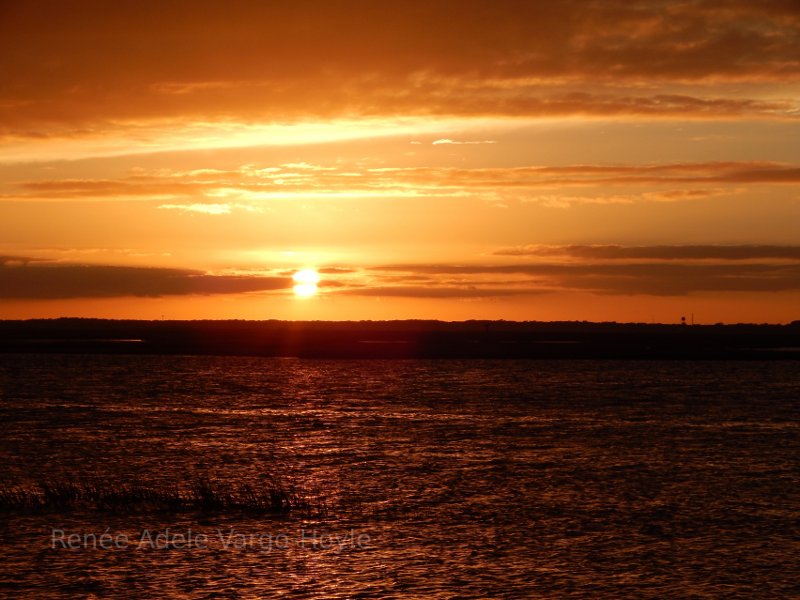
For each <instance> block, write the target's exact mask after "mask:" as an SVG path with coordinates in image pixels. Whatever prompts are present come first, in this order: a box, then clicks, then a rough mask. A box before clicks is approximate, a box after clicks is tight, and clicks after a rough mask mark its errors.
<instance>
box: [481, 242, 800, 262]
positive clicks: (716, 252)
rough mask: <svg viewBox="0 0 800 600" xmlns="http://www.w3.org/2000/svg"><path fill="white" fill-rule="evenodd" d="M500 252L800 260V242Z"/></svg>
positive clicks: (504, 252)
mask: <svg viewBox="0 0 800 600" xmlns="http://www.w3.org/2000/svg"><path fill="white" fill-rule="evenodd" d="M494 254H495V255H497V256H548V257H553V256H563V257H569V258H582V259H584V258H585V259H597V260H623V259H658V260H687V259H688V260H754V259H765V258H771V259H787V260H800V246H772V245H739V246H714V245H690V246H611V245H605V246H600V245H597V246H537V245H530V246H516V247H512V248H501V249H500V250H497V251H496V252H494Z"/></svg>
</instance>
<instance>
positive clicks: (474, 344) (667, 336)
mask: <svg viewBox="0 0 800 600" xmlns="http://www.w3.org/2000/svg"><path fill="white" fill-rule="evenodd" d="M0 352H3V353H10V352H13V353H27V352H34V353H43V352H44V353H98V354H208V355H242V356H286V357H304V358H543V359H546V358H554V359H557V358H572V359H574V358H588V359H795V360H797V359H800V321H794V322H793V323H791V324H789V325H754V324H738V325H664V324H644V323H590V322H585V321H561V322H538V321H526V322H515V321H460V322H444V321H423V320H407V321H275V320H271V321H142V320H105V319H81V318H61V319H33V320H26V321H0Z"/></svg>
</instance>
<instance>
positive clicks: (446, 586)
mask: <svg viewBox="0 0 800 600" xmlns="http://www.w3.org/2000/svg"><path fill="white" fill-rule="evenodd" d="M799 423H800V364H798V363H797V362H791V361H787V362H771V363H755V362H737V363H725V362H702V363H681V362H592V361H560V362H544V361H519V362H515V361H497V362H494V361H311V360H308V361H306V360H289V359H286V360H283V359H257V358H237V357H157V356H142V357H125V356H59V355H49V356H48V355H42V356H36V355H27V356H21V355H20V356H16V355H11V356H0V427H2V437H1V438H0V461H1V464H2V466H1V467H0V484H2V485H3V486H4V488H6V489H9V488H13V487H14V486H17V485H21V484H32V483H41V482H48V481H60V482H64V481H76V482H80V483H81V484H82V485H95V484H96V485H102V486H105V487H107V488H109V487H110V488H113V487H114V486H119V485H123V484H124V483H125V482H131V481H135V482H139V483H144V484H147V485H157V486H161V487H169V486H171V485H175V486H180V485H184V484H186V483H187V482H191V481H195V480H197V479H199V478H203V479H209V480H212V481H214V482H218V483H219V484H220V485H228V484H231V485H235V484H236V483H237V482H239V483H240V482H243V481H246V482H250V483H251V484H252V485H255V486H258V485H259V482H264V481H275V480H279V481H281V482H282V484H284V485H286V486H288V487H291V488H292V489H294V490H297V491H298V492H299V493H302V494H304V495H306V496H307V497H308V498H310V499H311V500H312V502H313V504H314V505H315V506H316V507H317V508H319V510H317V511H316V512H314V513H310V514H301V513H299V512H295V513H290V514H289V515H286V516H281V517H274V516H263V515H262V516H257V515H252V514H243V513H238V514H237V513H235V512H230V511H226V512H217V513H214V512H212V513H197V514H195V513H191V512H188V513H187V512H181V513H175V514H167V513H164V512H153V511H133V512H126V513H125V514H123V513H121V512H118V511H98V510H91V509H89V510H86V509H83V510H60V511H53V510H51V511H45V512H37V513H24V514H23V513H22V512H20V511H6V512H4V513H2V514H0V536H1V537H0V540H1V541H2V544H1V545H0V596H2V595H5V596H7V597H9V598H11V597H48V598H49V597H64V598H75V597H78V598H80V597H91V598H105V597H130V598H137V597H175V598H259V597H290V598H291V597H296V598H317V597H318V598H394V597H397V598H400V597H417V598H455V597H459V598H493V597H494V598H554V597H555V598H557V597H587V598H589V597H650V598H665V597H675V598H686V597H698V598H721V597H765V598H766V597H772V598H779V597H790V596H792V595H793V594H798V593H800V581H799V576H798V566H797V565H798V562H797V557H798V556H800V492H798V490H799V489H800V486H799V485H798V484H799V483H800V435H799V434H800V431H799V430H800V425H799ZM54 530H56V531H61V532H63V535H65V536H66V535H70V534H73V533H74V534H79V536H83V537H82V538H81V539H82V540H83V541H82V542H81V545H79V546H80V547H76V548H69V547H63V545H59V543H54V539H56V538H57V535H60V534H56V533H54ZM167 530H169V532H170V533H169V534H170V535H174V534H183V535H186V534H188V533H189V531H190V530H191V532H193V534H194V535H205V536H206V542H207V543H205V544H195V545H194V546H193V545H192V544H191V543H189V544H187V546H186V547H171V548H160V547H157V546H152V545H150V546H149V545H148V544H147V543H146V540H145V541H144V543H142V540H143V538H142V536H143V534H145V532H149V535H151V536H152V537H153V538H155V537H156V536H157V535H158V534H159V533H162V534H165V535H166V532H167ZM104 532H107V533H109V534H113V535H115V536H124V537H125V538H126V539H127V540H128V544H127V545H120V547H116V548H110V549H106V548H104V547H98V546H97V545H95V546H91V544H89V543H88V542H87V543H85V542H86V540H91V539H92V538H91V536H88V537H87V534H96V535H97V536H99V535H101V534H103V533H104ZM281 536H282V537H281ZM359 536H360V537H359ZM119 539H122V538H119ZM174 539H176V538H173V540H174ZM270 539H271V540H273V541H275V540H277V541H278V547H276V546H275V545H273V546H272V547H267V546H266V545H265V544H266V543H267V541H268V540H270ZM54 546H55V547H54Z"/></svg>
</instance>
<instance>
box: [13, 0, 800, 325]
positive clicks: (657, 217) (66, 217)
mask: <svg viewBox="0 0 800 600" xmlns="http://www.w3.org/2000/svg"><path fill="white" fill-rule="evenodd" d="M798 40H800V5H798V3H797V1H796V0H767V1H761V2H753V1H752V0H748V1H745V0H714V1H703V0H687V1H674V2H670V1H659V0H654V1H635V0H634V1H622V0H619V1H615V0H607V1H599V0H597V1H592V0H580V1H579V0H572V1H569V0H567V1H559V2H552V1H548V2H544V1H532V0H527V1H492V2H466V1H439V2H437V1H433V2H431V1H426V2H421V1H420V2H415V1H410V0H406V1H402V2H399V1H391V0H390V1H381V2H348V1H326V2H306V1H293V2H269V1H259V2H256V1H253V2H237V1H227V2H218V1H214V2H211V1H208V0H192V1H187V2H107V1H103V0H97V1H83V0H77V1H70V2H55V1H53V2H48V1H37V0H30V1H23V0H16V1H15V0H6V1H0V57H1V58H0V82H1V83H0V318H32V317H57V316H100V317H115V318H128V317H132V318H161V317H162V316H163V317H166V318H175V319H181V318H189V319H194V318H245V319H269V318H280V319H392V318H435V319H443V320H460V319H470V318H479V319H487V318H488V319H500V318H503V319H520V320H523V319H526V320H567V319H569V320H573V319H575V320H583V319H586V320H617V321H647V322H649V321H652V320H655V321H662V322H676V321H678V320H679V319H680V317H681V315H689V314H690V313H691V314H694V315H695V320H696V321H697V322H718V321H724V322H737V321H753V322H766V321H769V322H786V321H791V320H794V319H800V308H798V307H800V186H799V185H798V184H800V160H798V158H799V157H800V43H799V42H798ZM301 269H314V270H316V271H317V273H318V274H319V279H320V280H319V282H318V284H317V286H318V287H317V293H316V294H309V293H304V294H297V293H295V286H296V285H297V284H298V281H297V280H296V278H293V276H294V275H295V274H296V272H297V271H298V270H301ZM303 285H308V284H303Z"/></svg>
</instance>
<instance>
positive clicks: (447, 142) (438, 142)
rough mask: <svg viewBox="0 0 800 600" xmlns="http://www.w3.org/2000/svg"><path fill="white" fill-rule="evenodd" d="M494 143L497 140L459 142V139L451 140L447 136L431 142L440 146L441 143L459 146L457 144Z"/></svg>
mask: <svg viewBox="0 0 800 600" xmlns="http://www.w3.org/2000/svg"><path fill="white" fill-rule="evenodd" d="M496 143H497V142H496V141H494V140H468V141H463V142H460V141H457V140H451V139H449V138H443V139H441V140H434V141H433V142H431V144H432V145H434V146H441V145H456V146H459V145H476V144H496Z"/></svg>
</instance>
